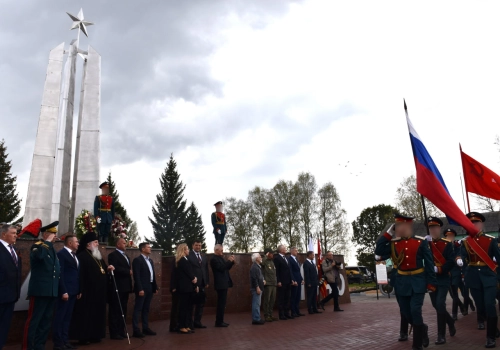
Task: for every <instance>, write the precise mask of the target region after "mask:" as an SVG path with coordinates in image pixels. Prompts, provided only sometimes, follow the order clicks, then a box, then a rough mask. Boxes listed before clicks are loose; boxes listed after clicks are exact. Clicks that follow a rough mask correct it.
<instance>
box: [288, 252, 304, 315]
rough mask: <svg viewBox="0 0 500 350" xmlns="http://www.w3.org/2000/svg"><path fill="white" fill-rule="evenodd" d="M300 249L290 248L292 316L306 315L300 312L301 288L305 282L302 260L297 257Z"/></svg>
mask: <svg viewBox="0 0 500 350" xmlns="http://www.w3.org/2000/svg"><path fill="white" fill-rule="evenodd" d="M298 253H299V250H298V249H297V248H295V247H293V248H291V249H290V257H289V258H288V261H289V264H288V265H289V266H290V272H291V273H292V286H291V288H290V294H291V296H290V310H291V312H292V317H299V316H305V315H304V314H301V313H300V310H299V304H300V289H301V287H302V285H303V284H304V281H303V278H302V275H301V274H300V262H299V260H298V259H297V255H298Z"/></svg>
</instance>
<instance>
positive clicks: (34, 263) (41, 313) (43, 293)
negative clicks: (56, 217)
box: [23, 220, 60, 350]
mask: <svg viewBox="0 0 500 350" xmlns="http://www.w3.org/2000/svg"><path fill="white" fill-rule="evenodd" d="M58 224H59V222H58V221H56V222H53V223H51V224H50V225H47V226H45V227H42V228H40V229H39V231H40V232H41V233H42V234H43V233H44V232H47V233H49V234H57V225H58ZM30 225H31V224H30ZM36 225H39V226H38V227H40V226H41V221H40V220H38V223H34V226H36ZM30 268H31V275H30V281H29V286H28V297H29V300H30V306H29V310H28V319H27V320H26V325H25V328H24V338H23V350H39V349H44V348H45V342H46V341H47V336H48V334H49V331H50V329H51V328H52V317H53V314H54V308H55V306H56V302H57V297H58V287H59V274H60V267H59V259H58V257H57V254H56V251H55V249H54V246H53V245H52V242H48V241H44V240H40V241H38V242H36V243H35V244H33V246H32V247H31V253H30Z"/></svg>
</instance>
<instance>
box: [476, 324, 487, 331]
mask: <svg viewBox="0 0 500 350" xmlns="http://www.w3.org/2000/svg"><path fill="white" fill-rule="evenodd" d="M477 329H479V330H482V331H483V330H485V329H486V327H485V326H484V322H478V324H477Z"/></svg>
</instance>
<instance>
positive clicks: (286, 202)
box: [273, 180, 300, 247]
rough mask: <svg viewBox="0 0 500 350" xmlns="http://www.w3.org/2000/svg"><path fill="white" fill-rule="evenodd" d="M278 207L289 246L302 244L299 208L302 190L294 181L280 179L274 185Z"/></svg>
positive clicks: (280, 220) (282, 229)
mask: <svg viewBox="0 0 500 350" xmlns="http://www.w3.org/2000/svg"><path fill="white" fill-rule="evenodd" d="M273 194H274V199H275V202H276V208H277V209H278V220H279V221H278V222H279V228H280V231H281V233H282V235H283V238H284V239H285V241H286V242H287V243H288V245H289V246H297V247H298V246H299V245H300V234H299V210H300V190H299V186H298V185H297V184H296V183H293V182H292V181H284V180H280V181H279V182H278V183H277V184H276V185H275V186H274V187H273Z"/></svg>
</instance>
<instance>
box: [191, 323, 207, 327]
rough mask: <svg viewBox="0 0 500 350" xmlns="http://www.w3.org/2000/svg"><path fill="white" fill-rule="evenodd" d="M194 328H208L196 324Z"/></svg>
mask: <svg viewBox="0 0 500 350" xmlns="http://www.w3.org/2000/svg"><path fill="white" fill-rule="evenodd" d="M194 328H207V326H204V325H202V324H201V323H195V324H194Z"/></svg>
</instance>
